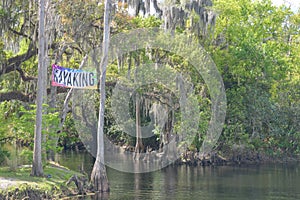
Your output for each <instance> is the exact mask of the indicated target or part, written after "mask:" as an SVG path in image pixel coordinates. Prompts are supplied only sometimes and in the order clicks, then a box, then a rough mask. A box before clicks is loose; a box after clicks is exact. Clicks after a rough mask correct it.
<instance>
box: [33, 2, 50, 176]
mask: <svg viewBox="0 0 300 200" xmlns="http://www.w3.org/2000/svg"><path fill="white" fill-rule="evenodd" d="M44 18H45V1H44V0H40V2H39V53H38V85H37V90H38V91H37V108H36V123H35V131H34V148H33V163H32V171H31V175H32V176H43V173H44V172H43V165H42V110H43V96H44V94H46V87H45V86H46V85H45V84H44V81H46V80H47V68H45V67H46V66H45V29H44V28H45V21H44Z"/></svg>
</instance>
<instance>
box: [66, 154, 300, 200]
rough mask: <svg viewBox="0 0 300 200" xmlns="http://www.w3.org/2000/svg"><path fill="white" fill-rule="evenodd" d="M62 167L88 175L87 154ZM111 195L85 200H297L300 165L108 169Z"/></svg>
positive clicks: (74, 156)
mask: <svg viewBox="0 0 300 200" xmlns="http://www.w3.org/2000/svg"><path fill="white" fill-rule="evenodd" d="M60 159H61V160H60V163H61V164H62V165H67V166H68V165H69V166H68V167H69V168H71V169H74V170H78V169H76V168H78V167H76V166H83V167H84V169H85V171H86V172H88V173H90V170H91V168H92V163H93V158H91V156H89V154H84V155H82V154H80V155H78V154H70V155H65V156H61V157H60ZM107 173H108V178H109V182H110V186H111V192H110V194H109V195H108V194H107V195H100V194H98V195H96V196H94V197H85V198H84V199H111V200H114V199H189V200H190V199H195V200H201V199H222V200H226V199H228V200H229V199H230V200H240V199H243V200H244V199H245V200H247V199H249V200H250V199H251V200H253V199H263V200H265V199H283V200H290V199H300V190H299V185H300V165H299V164H289V165H284V164H281V165H268V166H249V167H230V166H223V167H189V166H169V167H166V168H164V169H162V170H159V171H155V172H150V173H137V174H134V173H124V172H119V171H117V170H114V169H112V168H109V167H108V168H107Z"/></svg>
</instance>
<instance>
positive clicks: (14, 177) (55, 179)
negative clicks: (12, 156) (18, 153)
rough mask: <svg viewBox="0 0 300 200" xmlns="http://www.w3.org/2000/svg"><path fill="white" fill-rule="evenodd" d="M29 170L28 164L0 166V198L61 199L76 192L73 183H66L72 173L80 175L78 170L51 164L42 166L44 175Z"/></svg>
mask: <svg viewBox="0 0 300 200" xmlns="http://www.w3.org/2000/svg"><path fill="white" fill-rule="evenodd" d="M30 172H31V167H30V166H22V167H19V168H17V169H14V170H12V169H10V168H9V167H2V168H0V199H6V200H15V199H61V198H63V197H65V196H72V195H76V194H77V193H78V191H77V188H76V186H75V184H73V183H71V184H69V185H67V182H68V180H69V179H70V178H71V177H72V176H73V175H76V176H79V177H82V175H81V174H79V173H78V172H74V171H71V170H69V169H67V168H64V167H61V166H55V165H53V164H48V165H47V166H46V167H44V174H45V176H44V177H32V176H30Z"/></svg>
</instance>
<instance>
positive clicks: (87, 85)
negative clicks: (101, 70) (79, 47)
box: [52, 64, 98, 89]
mask: <svg viewBox="0 0 300 200" xmlns="http://www.w3.org/2000/svg"><path fill="white" fill-rule="evenodd" d="M97 83H98V80H97V73H96V72H88V71H84V70H80V69H69V68H64V67H61V66H58V65H55V64H53V65H52V86H60V87H67V88H78V89H97Z"/></svg>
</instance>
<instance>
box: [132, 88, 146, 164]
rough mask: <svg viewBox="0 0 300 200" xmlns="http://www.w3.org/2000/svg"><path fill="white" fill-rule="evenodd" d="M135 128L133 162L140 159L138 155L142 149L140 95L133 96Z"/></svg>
mask: <svg viewBox="0 0 300 200" xmlns="http://www.w3.org/2000/svg"><path fill="white" fill-rule="evenodd" d="M135 98H136V99H135V115H136V116H135V118H136V120H135V126H136V143H135V149H134V156H133V158H134V159H135V160H139V159H140V153H141V152H142V151H143V149H144V145H143V141H142V132H141V113H140V95H139V94H138V93H136V95H135Z"/></svg>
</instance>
